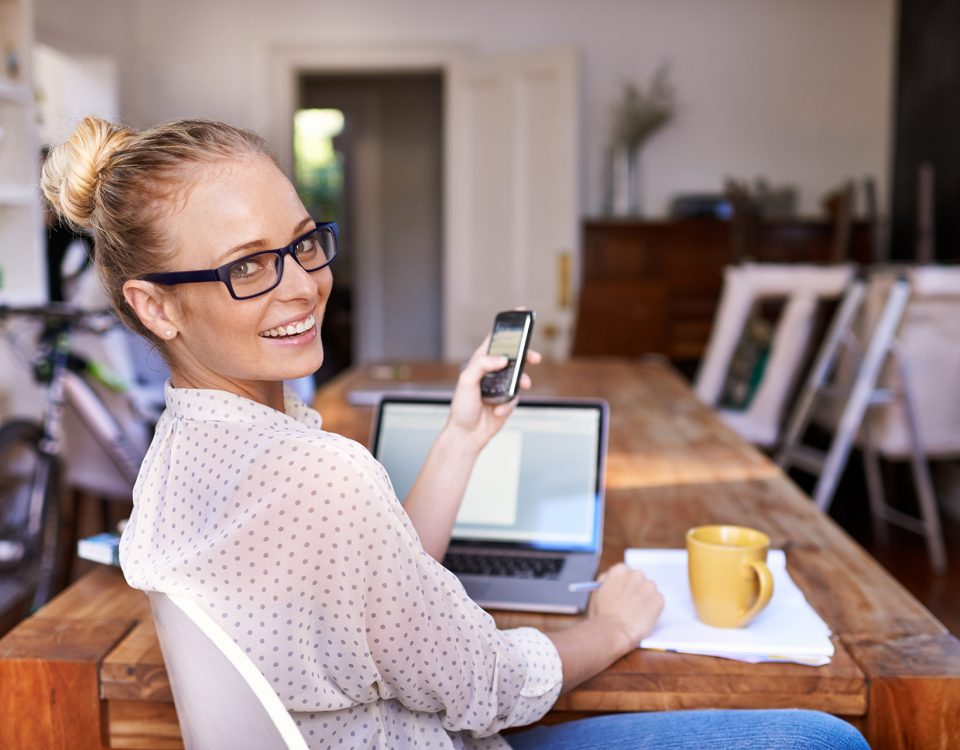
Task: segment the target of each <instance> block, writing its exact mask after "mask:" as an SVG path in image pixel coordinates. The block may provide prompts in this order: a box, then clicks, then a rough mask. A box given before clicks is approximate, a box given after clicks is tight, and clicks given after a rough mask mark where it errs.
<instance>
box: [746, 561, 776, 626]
mask: <svg viewBox="0 0 960 750" xmlns="http://www.w3.org/2000/svg"><path fill="white" fill-rule="evenodd" d="M744 565H746V566H747V567H750V568H753V571H754V572H755V573H756V574H757V578H759V579H760V593H759V594H757V601H756V602H754V605H753V606H752V607H750V609H748V610H747V611H746V612H743V613H742V614H741V615H740V618H739V620H738V621H737V627H738V628H742V627H743V626H744V625H747V624H748V623H749V622H750V621H751V620H752V619H753V618H754V617H756V616H757V615H759V614H760V613H761V612H762V611H763V608H764V607H766V606H767V605H768V604H769V603H770V597H772V596H773V574H772V573H771V572H770V568H768V567H767V564H766V563H765V562H764V561H763V560H748V561H747V562H745V563H744Z"/></svg>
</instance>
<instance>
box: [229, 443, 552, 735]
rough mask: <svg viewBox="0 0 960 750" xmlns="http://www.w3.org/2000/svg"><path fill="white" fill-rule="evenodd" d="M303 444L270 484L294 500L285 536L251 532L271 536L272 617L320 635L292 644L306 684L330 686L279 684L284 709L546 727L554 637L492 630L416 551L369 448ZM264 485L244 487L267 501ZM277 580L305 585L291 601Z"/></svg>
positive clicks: (286, 501) (454, 726) (264, 561)
mask: <svg viewBox="0 0 960 750" xmlns="http://www.w3.org/2000/svg"><path fill="white" fill-rule="evenodd" d="M295 442H296V445H293V446H289V447H290V448H291V449H292V450H291V451H290V454H289V455H290V458H291V460H289V461H288V460H284V461H282V462H277V463H279V464H280V466H281V468H282V469H283V470H282V471H279V473H276V472H277V468H276V467H277V464H272V465H270V467H269V468H270V469H271V471H269V473H270V474H272V475H273V476H270V477H269V479H270V480H271V482H273V483H279V485H280V487H281V488H283V487H285V488H287V492H285V493H282V495H283V496H282V498H278V499H279V500H281V501H282V502H280V508H281V510H280V511H279V513H278V515H279V516H280V517H281V519H283V518H286V519H288V521H289V523H283V522H281V523H280V524H279V525H280V526H281V529H282V528H283V527H286V528H287V529H288V533H286V534H285V535H284V536H283V540H282V543H281V544H280V545H279V546H275V547H272V544H271V543H272V542H273V541H274V536H275V535H276V533H277V529H276V527H275V528H273V529H264V528H263V527H262V521H255V520H253V521H252V523H253V527H254V528H256V529H257V533H256V535H255V536H257V537H259V536H261V535H262V536H263V537H264V538H263V539H258V540H257V541H258V544H257V547H256V548H257V549H258V551H259V550H260V549H263V550H264V552H263V553H261V556H260V559H259V560H258V561H257V564H258V567H260V566H262V567H263V570H264V571H265V575H266V579H267V580H266V583H267V584H268V585H269V584H271V583H272V582H273V581H276V583H275V584H273V587H274V588H275V589H279V591H276V593H275V594H274V596H273V600H274V602H276V605H275V606H280V609H281V611H284V610H288V609H289V608H292V607H296V608H299V609H300V610H301V611H303V614H302V615H301V617H300V618H298V621H299V622H301V623H303V622H307V623H311V622H312V623H313V625H312V627H307V628H306V629H305V632H295V633H293V634H292V636H291V637H290V638H288V640H293V641H294V642H295V645H296V648H297V649H298V650H301V651H302V652H303V654H302V655H303V657H304V658H305V659H306V661H307V663H308V664H309V665H310V669H309V670H308V671H309V674H310V675H312V676H313V677H319V676H320V675H321V674H322V679H320V682H321V683H322V688H323V689H321V690H317V689H315V690H313V691H310V690H309V689H308V690H306V691H304V690H303V689H300V690H297V689H296V688H297V687H298V683H299V682H300V680H299V679H298V678H297V677H293V678H292V679H291V680H289V685H285V684H284V681H283V679H282V677H281V680H280V681H279V682H278V681H277V680H276V679H275V680H274V683H275V684H276V685H277V687H278V688H279V690H278V692H280V694H281V697H285V700H286V701H287V705H288V708H289V709H291V710H299V711H310V710H325V709H330V708H335V707H339V706H338V700H337V699H338V696H339V698H340V699H342V704H341V705H347V704H348V703H352V702H360V703H370V702H373V701H377V700H381V699H393V700H397V701H399V702H400V703H401V704H402V705H404V706H405V707H406V708H408V709H409V710H411V711H424V712H431V713H440V714H441V715H442V723H443V726H444V728H446V729H447V730H448V731H452V732H456V731H469V732H471V733H472V734H474V735H476V736H487V735H490V734H494V733H496V732H497V731H499V730H500V729H502V728H504V727H509V726H516V725H522V724H527V723H530V722H532V721H536V720H537V719H539V718H540V717H541V716H543V715H544V714H545V713H546V712H547V711H548V710H549V708H550V707H551V706H552V705H553V703H554V702H555V701H556V699H557V696H558V695H559V693H560V688H561V683H562V671H561V663H560V657H559V655H558V654H557V651H556V648H555V647H554V646H553V643H552V642H551V641H550V639H549V638H547V637H546V636H545V635H544V634H543V633H541V632H539V631H537V630H534V629H532V628H520V629H516V630H507V631H501V630H499V629H498V628H497V626H496V624H495V622H494V621H493V618H492V617H491V616H490V615H489V614H487V613H486V612H484V611H483V610H482V609H481V608H480V607H479V606H477V605H476V604H475V603H474V602H473V601H472V600H471V599H470V598H469V597H468V596H467V595H466V593H465V592H464V590H463V586H462V585H461V584H460V581H459V580H458V579H457V578H456V576H454V575H453V574H452V573H450V572H449V571H447V570H446V569H445V568H443V566H441V565H440V564H439V563H437V562H436V561H435V560H434V559H433V558H432V557H430V555H429V554H427V553H426V551H425V550H424V549H423V547H422V546H421V545H420V542H419V539H418V537H417V534H416V531H415V530H414V528H413V525H412V524H411V523H410V520H409V518H408V517H407V515H406V513H405V512H404V511H403V509H402V507H401V506H400V503H399V502H398V501H397V499H396V496H395V495H394V494H393V489H392V487H391V485H390V482H389V479H388V478H387V475H386V472H385V470H384V469H383V467H382V466H380V464H378V463H377V462H376V461H375V460H374V459H373V458H372V457H371V456H370V455H369V453H367V452H366V450H365V449H364V448H362V447H361V446H359V445H358V444H356V443H353V442H352V441H348V440H346V439H344V438H337V439H336V440H335V441H334V442H332V443H324V444H323V445H316V444H315V443H313V442H312V441H310V440H306V439H304V440H296V441H295ZM265 468H266V464H265ZM305 477H306V480H305V479H304V478H305ZM263 479H264V477H262V476H260V474H259V473H258V472H253V473H251V475H250V477H248V480H249V483H250V484H251V485H252V486H254V487H256V488H258V489H260V491H261V492H263V489H262V487H263V485H262V481H263ZM241 494H245V493H244V492H243V488H241ZM271 494H274V495H275V496H276V495H277V493H276V492H275V491H274V492H272V493H271ZM274 512H275V513H276V512H277V509H276V508H274ZM273 517H274V518H275V517H276V516H273ZM294 521H296V523H294ZM244 526H245V528H246V523H245V524H244ZM289 530H293V531H294V532H295V533H293V534H292V536H291V534H290V533H289ZM238 531H239V536H240V538H244V536H245V530H244V531H240V530H238ZM251 538H253V537H252V536H251ZM251 549H253V547H251ZM272 550H273V551H272ZM275 556H276V557H277V559H274V558H275ZM278 569H279V570H281V571H282V570H284V569H286V570H287V572H288V575H289V574H292V576H289V577H292V578H293V580H295V581H296V582H297V584H298V585H293V586H289V587H286V590H285V591H284V590H283V588H284V587H282V586H280V585H278V584H280V583H281V581H283V577H282V576H280V575H277V576H276V577H274V573H275V572H277V570H278ZM298 572H300V574H299V575H298V574H297V573H298ZM256 577H258V578H259V577H260V576H256ZM265 589H266V586H265ZM281 621H283V618H281ZM275 632H276V631H275ZM282 635H283V633H282V632H278V633H277V636H282ZM290 653H291V654H292V653H293V652H292V651H291V652H290ZM268 660H269V659H268ZM261 661H263V660H262V659H261ZM276 665H277V666H281V665H282V662H281V661H278V662H276ZM303 686H308V687H309V683H307V682H305V683H304V685H300V687H301V688H302V687H303ZM284 687H289V688H290V690H289V693H288V695H287V696H284V690H283V688H284Z"/></svg>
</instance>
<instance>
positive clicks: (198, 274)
mask: <svg viewBox="0 0 960 750" xmlns="http://www.w3.org/2000/svg"><path fill="white" fill-rule="evenodd" d="M324 230H330V231H331V232H332V233H333V255H331V256H330V257H329V258H327V259H326V260H325V261H324V262H323V263H322V264H321V265H319V266H317V267H316V268H306V267H305V266H304V265H303V264H302V263H301V262H300V260H299V259H298V258H297V254H296V251H295V248H296V246H297V245H298V244H299V243H301V242H303V241H304V240H305V239H307V237H309V236H310V235H312V234H319V233H320V232H323V231H324ZM339 252H340V229H339V227H338V226H337V222H335V221H318V222H317V224H316V226H315V227H314V228H313V229H311V230H310V231H309V232H305V233H304V234H301V235H300V236H299V237H297V239H295V240H294V241H293V242H291V243H290V244H289V245H287V246H286V247H279V248H277V249H276V250H258V251H257V252H255V253H251V254H250V255H244V256H242V257H240V258H234V259H233V260H231V261H230V262H229V263H224V264H223V265H222V266H219V267H218V268H213V269H210V270H207V271H170V272H168V273H148V274H144V275H143V276H141V277H140V280H141V281H151V282H153V283H155V284H163V285H164V286H175V285H177V284H193V283H195V282H202V281H222V282H223V284H224V285H225V286H226V287H227V291H228V292H230V296H231V297H233V298H234V299H235V300H237V301H240V302H242V301H243V300H247V299H253V298H255V297H259V296H260V295H262V294H266V293H267V292H269V291H272V290H273V289H276V288H277V286H278V285H279V284H280V281H281V280H282V279H283V269H284V257H283V256H285V255H289V256H290V257H291V258H293V259H294V261H296V263H297V265H298V266H300V268H303V270H304V271H306V272H307V273H313V272H314V271H319V270H320V269H322V268H326V267H327V266H329V265H330V264H331V263H332V262H333V260H334V258H336V257H337V254H338V253H339ZM262 255H275V256H278V258H277V260H278V263H279V265H278V266H277V267H278V268H279V272H278V273H277V279H276V281H274V282H273V284H271V285H270V286H269V287H268V288H266V289H264V290H263V291H262V292H257V293H256V294H251V295H248V296H246V297H240V296H237V293H236V292H235V291H234V290H233V283H232V282H231V281H230V269H231V268H232V267H233V266H235V265H237V263H243V262H244V261H248V260H251V259H252V258H258V257H260V256H262Z"/></svg>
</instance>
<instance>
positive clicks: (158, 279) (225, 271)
mask: <svg viewBox="0 0 960 750" xmlns="http://www.w3.org/2000/svg"><path fill="white" fill-rule="evenodd" d="M339 234H340V230H339V229H338V228H337V223H336V222H335V221H327V222H318V223H317V226H316V228H314V229H311V230H310V231H309V232H307V233H306V234H304V235H301V236H300V237H297V239H295V240H294V241H293V242H291V243H290V244H289V245H287V246H286V247H281V248H278V249H277V250H261V251H260V252H257V253H252V254H251V255H244V256H243V257H242V258H237V259H236V260H231V261H230V262H229V263H226V264H224V265H222V266H220V267H219V268H214V269H212V270H209V271H173V272H170V273H148V274H145V275H144V276H141V277H140V279H141V280H142V281H152V282H154V283H156V284H164V285H165V286H173V285H175V284H192V283H194V282H198V281H222V282H223V283H224V284H226V286H227V289H228V290H229V292H230V296H231V297H233V298H234V299H236V300H244V299H251V298H253V297H259V296H260V295H261V294H266V293H267V292H269V291H270V290H271V289H273V288H274V287H276V286H277V284H279V283H280V279H281V278H283V256H285V255H289V256H290V257H291V258H293V259H294V260H295V261H297V263H298V264H300V267H301V268H302V269H303V270H304V271H308V272H310V273H312V272H313V271H319V270H320V269H321V268H326V267H327V266H329V265H330V263H331V262H332V261H333V259H334V258H336V257H337V240H338V238H339Z"/></svg>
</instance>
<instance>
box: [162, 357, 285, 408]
mask: <svg viewBox="0 0 960 750" xmlns="http://www.w3.org/2000/svg"><path fill="white" fill-rule="evenodd" d="M170 383H171V384H172V385H173V387H174V388H210V389H213V390H217V391H226V392H227V393H233V394H234V395H237V396H241V397H243V398H247V399H250V400H251V401H256V402H257V403H258V404H263V405H264V406H269V407H270V408H271V409H276V410H277V411H281V412H282V411H284V408H283V381H279V380H273V381H271V380H255V381H236V380H232V379H230V378H227V377H223V376H218V375H215V374H209V375H207V374H205V375H202V376H201V375H197V374H195V373H189V372H184V371H182V370H178V369H177V368H173V369H171V371H170Z"/></svg>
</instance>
